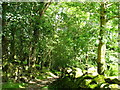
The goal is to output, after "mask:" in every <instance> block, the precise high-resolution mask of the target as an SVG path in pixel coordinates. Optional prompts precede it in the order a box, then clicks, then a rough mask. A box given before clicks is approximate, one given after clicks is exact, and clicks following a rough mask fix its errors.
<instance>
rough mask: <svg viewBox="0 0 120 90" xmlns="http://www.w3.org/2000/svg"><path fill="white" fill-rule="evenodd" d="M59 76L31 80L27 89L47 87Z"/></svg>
mask: <svg viewBox="0 0 120 90" xmlns="http://www.w3.org/2000/svg"><path fill="white" fill-rule="evenodd" d="M57 78H59V77H49V78H47V79H44V80H41V79H34V80H32V81H30V82H29V85H28V87H27V88H26V89H29V90H33V89H34V88H36V89H37V88H38V89H40V88H47V87H48V85H49V84H50V83H52V82H53V81H55V80H56V79H57Z"/></svg>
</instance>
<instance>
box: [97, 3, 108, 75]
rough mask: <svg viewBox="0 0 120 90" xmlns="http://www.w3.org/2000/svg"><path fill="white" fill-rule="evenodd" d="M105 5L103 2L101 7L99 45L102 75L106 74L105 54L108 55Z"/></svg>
mask: <svg viewBox="0 0 120 90" xmlns="http://www.w3.org/2000/svg"><path fill="white" fill-rule="evenodd" d="M105 9H106V8H105V3H104V2H101V5H100V38H99V45H98V59H97V64H98V73H99V74H100V75H104V72H105V53H106V42H105V40H106V39H105V37H106V35H105V34H106V31H105V25H106V18H105V14H106V11H105Z"/></svg>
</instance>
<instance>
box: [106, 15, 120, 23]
mask: <svg viewBox="0 0 120 90" xmlns="http://www.w3.org/2000/svg"><path fill="white" fill-rule="evenodd" d="M113 18H120V16H113V17H111V18H108V19H107V20H106V22H108V21H109V20H111V19H113Z"/></svg>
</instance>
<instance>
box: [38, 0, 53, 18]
mask: <svg viewBox="0 0 120 90" xmlns="http://www.w3.org/2000/svg"><path fill="white" fill-rule="evenodd" d="M50 4H51V2H49V3H46V4H45V8H44V9H43V10H42V12H40V17H41V16H42V15H43V14H44V12H45V11H46V10H47V8H48V7H49V5H50Z"/></svg>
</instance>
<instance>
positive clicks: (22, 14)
mask: <svg viewBox="0 0 120 90" xmlns="http://www.w3.org/2000/svg"><path fill="white" fill-rule="evenodd" d="M118 5H119V3H115V2H113V3H106V7H107V9H106V12H105V13H106V18H107V19H106V20H107V23H106V26H105V37H106V38H105V39H103V40H104V42H106V56H105V58H106V66H105V67H106V68H107V71H105V75H107V76H118V69H117V68H118V54H117V53H118V52H120V49H119V47H118V42H117V39H118V17H117V15H118ZM2 7H3V17H2V18H3V21H2V24H3V25H2V26H3V27H2V28H3V31H2V32H3V33H2V60H3V76H2V77H3V82H29V81H30V80H32V79H43V78H46V77H47V76H46V77H44V76H45V74H46V72H49V71H51V72H52V73H54V74H56V75H58V76H61V75H62V74H63V73H64V70H65V68H68V67H78V68H80V69H81V70H82V71H84V70H85V68H86V65H87V66H88V67H97V58H98V56H97V52H98V49H99V48H98V45H99V38H100V37H102V36H101V35H100V13H99V12H100V10H101V8H100V3H97V2H83V3H78V2H46V3H45V2H27V3H25V2H14V3H13V2H11V3H3V4H2ZM112 17H114V18H112ZM62 72H63V73H62Z"/></svg>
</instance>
